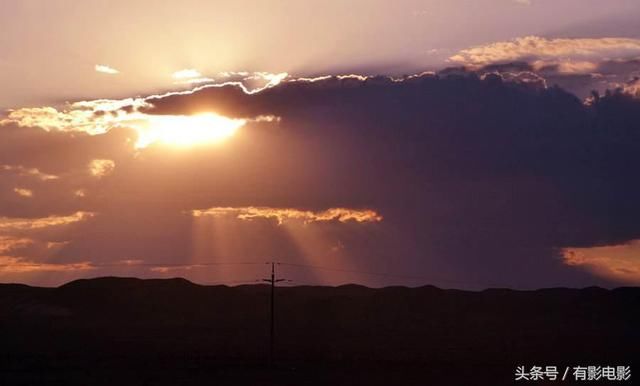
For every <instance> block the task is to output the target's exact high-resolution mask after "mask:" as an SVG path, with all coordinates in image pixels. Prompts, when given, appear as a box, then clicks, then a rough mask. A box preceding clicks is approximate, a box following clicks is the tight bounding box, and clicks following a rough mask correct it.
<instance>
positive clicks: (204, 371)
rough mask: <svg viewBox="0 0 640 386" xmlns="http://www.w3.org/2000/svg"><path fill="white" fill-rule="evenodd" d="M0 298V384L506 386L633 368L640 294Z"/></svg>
mask: <svg viewBox="0 0 640 386" xmlns="http://www.w3.org/2000/svg"><path fill="white" fill-rule="evenodd" d="M276 296H277V298H276V322H277V339H276V343H277V345H276V353H277V363H276V365H275V367H274V368H269V367H267V366H266V365H264V363H265V360H266V354H267V352H268V332H269V324H268V321H269V313H268V311H269V287H268V286H265V285H245V286H238V287H227V286H202V285H196V284H194V283H191V282H189V281H187V280H184V279H168V280H141V279H134V278H114V277H108V278H98V279H86V280H77V281H74V282H71V283H68V284H65V285H63V286H61V287H58V288H38V287H29V286H25V285H19V284H2V285H0V342H2V344H1V345H0V384H24V385H31V384H48V385H49V384H64V385H68V384H79V385H93V384H98V385H102V384H104V385H107V384H109V385H112V384H149V385H164V384H167V385H175V384H256V385H264V384H279V385H280V384H292V385H304V384H351V385H357V384H363V385H365V384H366V385H370V384H384V385H387V384H390V385H405V384H421V385H424V384H491V385H495V384H510V383H511V382H512V380H513V374H514V371H515V367H516V366H517V365H527V366H529V367H530V366H533V365H541V366H545V365H557V366H565V365H571V366H577V365H585V366H586V365H600V366H604V365H611V366H617V365H632V364H633V363H632V360H633V359H634V358H636V357H639V355H638V354H640V349H639V348H638V347H640V332H639V331H640V329H638V326H640V307H639V306H640V288H618V289H614V290H606V289H602V288H597V287H591V288H585V289H569V288H551V289H541V290H536V291H515V290H509V289H487V290H484V291H480V292H469V291H461V290H444V289H439V288H436V287H433V286H424V287H419V288H405V287H388V288H381V289H372V288H367V287H363V286H358V285H344V286H340V287H317V286H300V287H282V288H277V291H276Z"/></svg>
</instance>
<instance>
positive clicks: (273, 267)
mask: <svg viewBox="0 0 640 386" xmlns="http://www.w3.org/2000/svg"><path fill="white" fill-rule="evenodd" d="M267 264H269V263H267ZM276 264H279V263H276V262H274V261H272V262H271V278H270V279H263V281H266V282H267V283H271V325H270V332H269V364H270V365H273V363H274V356H273V352H274V350H273V347H274V343H275V290H276V283H278V282H281V281H285V279H276Z"/></svg>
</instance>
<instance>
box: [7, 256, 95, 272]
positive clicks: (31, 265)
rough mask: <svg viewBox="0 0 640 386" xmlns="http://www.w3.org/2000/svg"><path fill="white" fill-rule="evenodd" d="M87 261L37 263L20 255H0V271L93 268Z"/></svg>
mask: <svg viewBox="0 0 640 386" xmlns="http://www.w3.org/2000/svg"><path fill="white" fill-rule="evenodd" d="M94 268H95V267H93V266H92V265H91V264H90V263H89V262H81V263H72V264H51V263H38V262H33V261H30V260H27V259H25V258H22V257H12V256H0V273H4V274H6V273H25V272H67V271H86V270H90V269H94Z"/></svg>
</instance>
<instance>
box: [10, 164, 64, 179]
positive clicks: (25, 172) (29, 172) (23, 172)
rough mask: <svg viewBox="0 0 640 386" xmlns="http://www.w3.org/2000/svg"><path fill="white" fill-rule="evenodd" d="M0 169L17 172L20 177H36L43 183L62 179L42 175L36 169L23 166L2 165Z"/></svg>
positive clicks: (50, 175)
mask: <svg viewBox="0 0 640 386" xmlns="http://www.w3.org/2000/svg"><path fill="white" fill-rule="evenodd" d="M0 169H2V170H6V171H10V172H15V173H17V174H18V175H19V176H31V177H35V178H37V179H39V180H42V181H48V180H56V179H58V178H60V177H58V176H55V175H52V174H46V173H42V172H41V171H40V170H38V169H36V168H26V167H24V166H22V165H2V166H1V167H0Z"/></svg>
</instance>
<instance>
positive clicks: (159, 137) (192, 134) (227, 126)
mask: <svg viewBox="0 0 640 386" xmlns="http://www.w3.org/2000/svg"><path fill="white" fill-rule="evenodd" d="M145 120H146V124H145V125H144V128H142V127H141V128H139V129H138V135H139V137H138V141H137V143H136V147H138V148H144V147H147V146H148V145H149V144H151V143H163V144H166V145H172V146H179V147H188V146H194V145H199V144H209V143H216V142H220V141H222V140H224V139H226V138H229V137H231V136H232V135H233V134H234V133H235V132H236V131H237V130H238V129H239V128H240V127H242V126H243V125H244V124H245V123H246V120H244V119H231V118H226V117H223V116H220V115H217V114H214V113H203V114H197V115H145Z"/></svg>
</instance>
